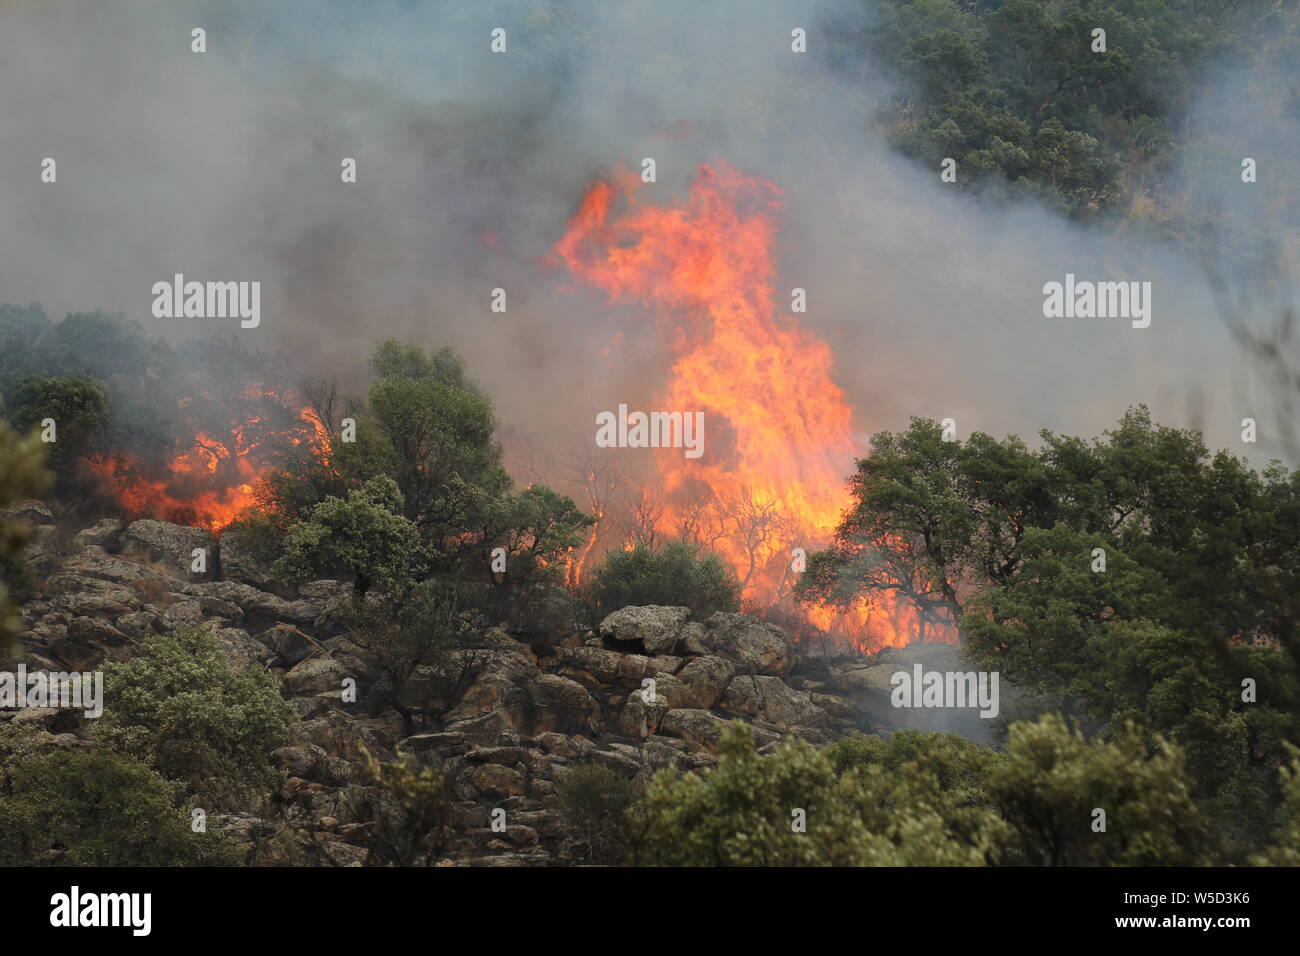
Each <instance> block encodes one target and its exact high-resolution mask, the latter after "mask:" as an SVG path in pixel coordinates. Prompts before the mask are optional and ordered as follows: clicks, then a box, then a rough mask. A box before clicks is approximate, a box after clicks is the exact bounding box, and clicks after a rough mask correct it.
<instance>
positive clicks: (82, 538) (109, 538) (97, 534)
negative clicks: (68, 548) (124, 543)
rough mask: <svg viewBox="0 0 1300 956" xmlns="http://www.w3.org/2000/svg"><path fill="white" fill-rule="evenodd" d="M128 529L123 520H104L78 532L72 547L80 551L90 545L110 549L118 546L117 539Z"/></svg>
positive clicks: (73, 539)
mask: <svg viewBox="0 0 1300 956" xmlns="http://www.w3.org/2000/svg"><path fill="white" fill-rule="evenodd" d="M125 528H126V522H125V521H123V520H122V519H121V518H104V519H103V520H102V521H97V522H96V523H95V524H94V525H92V526H91V527H89V528H85V529H83V530H81V531H78V532H77V533H76V534H75V535H74V536H73V538H72V546H73V547H74V548H76V549H78V550H80V549H81V548H85V547H87V546H89V545H95V546H96V547H100V548H109V547H112V546H113V545H115V544H117V539H118V538H119V537H120V536H121V534H122V531H123V530H124V529H125Z"/></svg>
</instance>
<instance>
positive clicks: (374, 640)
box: [346, 581, 478, 736]
mask: <svg viewBox="0 0 1300 956" xmlns="http://www.w3.org/2000/svg"><path fill="white" fill-rule="evenodd" d="M463 592H464V588H463V587H458V586H457V585H455V584H454V583H448V582H444V581H423V582H421V583H419V584H417V585H415V586H414V587H412V588H411V589H410V590H409V592H406V593H404V594H401V595H384V596H383V597H382V598H378V599H372V600H370V601H367V602H365V603H364V604H361V603H356V602H354V603H353V604H352V605H351V606H350V607H349V608H348V610H347V615H346V616H347V623H348V631H347V639H348V641H349V642H350V643H351V645H352V646H353V647H354V648H355V649H356V650H357V652H358V655H359V657H360V658H361V661H362V663H363V665H364V667H365V670H366V675H367V677H368V682H369V686H368V688H367V689H366V696H367V698H369V699H373V700H374V701H375V702H377V703H380V704H382V705H385V706H389V707H392V708H393V709H394V710H396V711H397V712H398V713H399V714H401V716H402V721H403V723H404V725H405V727H406V733H407V735H408V736H409V735H410V734H412V733H414V732H415V719H416V717H417V716H420V717H424V716H426V715H428V714H429V713H431V712H437V711H439V710H441V709H442V708H444V707H445V706H446V705H447V704H448V703H449V702H450V701H451V700H453V699H454V698H455V697H456V695H457V693H458V692H459V691H460V690H462V689H463V685H464V684H465V682H466V680H467V679H468V677H469V676H470V674H471V673H472V672H473V669H474V667H475V666H476V664H477V663H478V658H477V655H475V654H473V653H471V652H470V651H469V650H468V648H467V645H468V639H467V638H468V635H467V633H466V628H465V625H464V624H463V622H462V621H461V618H460V611H461V610H462V607H463V604H464V594H463Z"/></svg>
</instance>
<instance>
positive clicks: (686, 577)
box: [589, 541, 740, 619]
mask: <svg viewBox="0 0 1300 956" xmlns="http://www.w3.org/2000/svg"><path fill="white" fill-rule="evenodd" d="M589 600H590V603H591V605H592V607H593V608H594V609H595V611H596V613H597V614H598V615H600V616H603V615H605V614H609V613H611V612H613V611H617V610H618V609H619V608H622V607H627V606H629V605H645V604H666V605H674V606H685V607H689V608H690V609H691V614H692V615H693V616H694V617H695V618H697V619H703V618H706V617H708V616H709V615H710V614H712V613H713V612H715V611H738V610H740V584H739V583H738V582H737V581H736V577H735V575H734V574H732V573H731V571H730V569H728V568H727V566H726V565H725V564H723V563H722V561H721V559H719V558H718V557H717V556H716V555H711V554H702V553H701V552H700V548H699V546H697V545H692V544H687V543H686V542H683V541H672V542H669V543H668V544H667V545H665V546H664V547H663V548H662V549H660V550H657V551H656V550H654V549H653V548H651V547H649V546H648V545H644V544H638V545H637V546H636V547H634V548H633V549H632V550H631V551H612V552H610V555H609V557H607V558H606V559H605V563H604V564H602V565H601V566H600V567H599V568H597V569H596V571H595V572H594V573H593V574H592V583H591V586H590V591H589Z"/></svg>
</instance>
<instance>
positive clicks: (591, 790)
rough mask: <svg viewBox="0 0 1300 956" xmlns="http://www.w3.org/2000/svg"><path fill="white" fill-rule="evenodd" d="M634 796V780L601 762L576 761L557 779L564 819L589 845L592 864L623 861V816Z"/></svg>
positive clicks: (588, 854) (560, 810) (557, 790)
mask: <svg viewBox="0 0 1300 956" xmlns="http://www.w3.org/2000/svg"><path fill="white" fill-rule="evenodd" d="M633 799H634V795H633V792H632V783H631V781H629V780H625V779H624V778H623V777H621V776H619V775H618V774H617V773H615V772H614V771H613V770H610V769H609V768H608V767H605V766H602V765H601V764H598V763H578V764H574V765H572V766H571V767H568V768H567V769H566V770H565V771H564V772H563V773H562V774H560V777H559V779H558V780H557V781H556V796H555V802H556V807H557V809H558V810H559V813H560V818H561V819H562V820H563V821H564V822H565V823H566V824H568V825H569V827H570V828H571V829H572V830H573V832H574V833H575V834H577V836H578V839H579V840H581V841H582V842H583V843H585V844H586V846H587V859H588V860H589V861H590V862H592V863H599V864H605V865H612V864H615V863H620V862H622V860H623V857H624V854H625V852H626V851H625V848H624V846H623V840H622V826H623V818H624V815H625V814H626V813H627V810H628V808H629V807H630V806H631V805H632V802H633Z"/></svg>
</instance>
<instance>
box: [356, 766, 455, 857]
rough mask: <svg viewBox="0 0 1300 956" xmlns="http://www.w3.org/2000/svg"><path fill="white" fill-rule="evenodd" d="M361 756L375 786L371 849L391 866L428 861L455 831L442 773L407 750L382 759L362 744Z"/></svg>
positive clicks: (439, 851)
mask: <svg viewBox="0 0 1300 956" xmlns="http://www.w3.org/2000/svg"><path fill="white" fill-rule="evenodd" d="M361 756H362V759H363V760H364V761H365V764H366V773H367V775H368V776H369V778H370V782H371V785H372V786H373V787H374V803H373V806H372V810H373V813H374V824H375V827H374V833H373V840H372V845H373V846H374V848H375V852H376V853H377V854H378V855H379V856H380V858H381V859H382V860H383V862H385V863H388V864H391V865H394V866H432V865H433V864H434V863H435V862H436V861H437V860H438V858H439V857H440V856H441V855H442V853H443V851H444V850H445V849H446V847H447V843H448V842H449V841H450V839H451V837H452V835H453V832H454V831H453V828H452V813H451V800H450V796H449V794H448V789H447V778H446V775H445V774H444V773H443V772H442V770H441V769H440V768H438V767H436V766H420V764H419V763H417V762H416V760H415V759H414V758H413V757H411V755H410V754H406V753H400V754H398V756H397V758H396V759H395V760H392V761H389V762H388V763H380V762H379V761H378V760H376V759H375V757H374V755H373V754H371V753H370V751H369V750H367V749H366V748H365V747H364V746H362V747H361Z"/></svg>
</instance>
